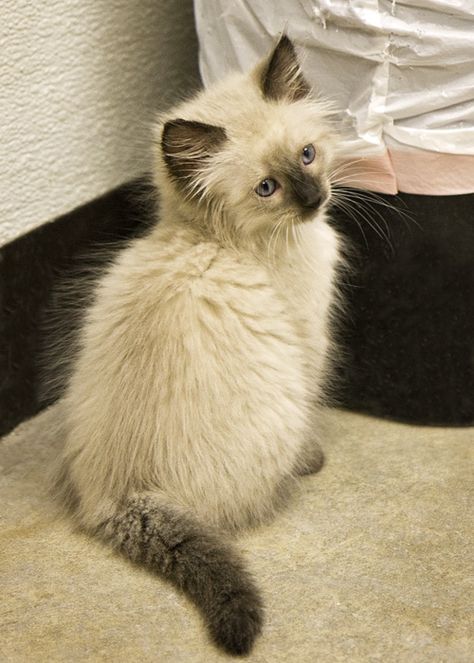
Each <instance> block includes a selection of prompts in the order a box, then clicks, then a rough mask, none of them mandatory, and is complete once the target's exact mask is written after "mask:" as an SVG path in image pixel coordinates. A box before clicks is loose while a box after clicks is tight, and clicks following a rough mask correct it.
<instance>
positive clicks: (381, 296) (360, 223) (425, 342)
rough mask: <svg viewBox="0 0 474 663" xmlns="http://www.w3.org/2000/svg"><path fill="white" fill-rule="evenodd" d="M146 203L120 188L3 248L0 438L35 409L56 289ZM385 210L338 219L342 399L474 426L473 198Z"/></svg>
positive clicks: (133, 221)
mask: <svg viewBox="0 0 474 663" xmlns="http://www.w3.org/2000/svg"><path fill="white" fill-rule="evenodd" d="M146 193H147V188H146V186H145V185H143V184H139V183H131V184H129V185H126V186H123V187H121V188H119V189H117V190H115V191H113V192H111V193H109V194H107V195H106V196H104V197H103V198H101V199H99V200H97V201H94V202H92V203H90V204H88V205H86V206H84V207H81V208H79V209H77V210H75V211H74V212H72V213H71V214H68V215H66V216H64V217H62V218H60V219H58V220H56V221H55V222H53V223H49V224H46V225H44V226H42V227H41V228H38V229H37V230H35V231H33V232H31V233H29V234H28V235H25V236H23V237H20V238H19V239H17V240H15V241H14V242H12V243H10V244H8V245H6V246H4V247H2V249H1V250H0V304H1V311H2V312H1V317H0V434H2V433H5V432H7V431H8V430H10V429H12V428H13V427H14V426H15V425H16V424H17V423H19V422H20V421H22V420H23V419H25V418H27V417H29V416H32V415H33V414H35V413H36V412H37V411H38V410H39V409H40V407H41V406H40V403H39V400H38V383H39V369H38V355H39V351H40V348H41V346H42V339H41V331H40V328H41V322H42V320H43V318H44V317H45V315H46V317H47V315H48V314H47V310H48V309H47V305H48V302H49V301H50V298H51V292H52V289H53V287H54V284H55V283H57V282H58V280H59V279H61V278H62V277H63V276H64V275H65V274H67V273H68V272H69V271H71V270H72V269H75V268H77V265H78V261H79V257H80V256H84V255H88V254H89V253H90V251H91V250H92V249H93V248H94V247H96V246H97V245H101V246H109V247H112V246H115V245H116V244H117V241H119V240H124V239H127V238H129V237H132V236H134V235H136V234H137V233H140V232H143V230H144V229H145V228H147V227H148V226H149V224H150V219H151V214H150V212H151V205H150V204H147V203H146V202H145V201H146V199H147V195H146ZM380 200H381V201H382V202H383V203H384V204H385V203H389V204H391V205H395V206H397V207H398V208H399V209H400V210H401V212H397V211H394V210H392V209H388V208H386V207H385V206H382V205H381V204H374V202H373V201H372V202H371V203H370V207H371V208H369V205H366V204H364V203H363V204H362V205H363V208H364V209H365V212H364V214H362V213H357V212H355V214H356V218H355V219H354V218H353V216H347V214H345V213H342V212H336V213H335V221H334V223H335V224H336V226H337V227H338V229H339V230H340V231H341V232H342V233H343V234H344V235H346V236H347V237H348V240H349V242H350V244H351V245H352V246H353V248H354V250H353V255H352V258H351V263H352V272H351V274H350V275H346V276H345V278H344V286H343V288H344V292H345V296H346V300H347V303H348V307H347V316H346V317H345V320H344V322H343V324H342V325H341V330H340V333H341V343H342V345H343V346H344V348H345V351H346V358H345V360H344V362H343V363H340V364H339V365H338V367H337V371H338V373H339V375H340V378H341V379H340V381H339V385H340V386H339V391H338V399H339V401H340V402H341V403H342V404H343V405H344V406H345V407H347V408H349V409H353V410H360V411H363V412H366V413H370V414H374V415H378V416H383V417H390V418H394V419H399V420H403V421H409V422H413V423H422V424H452V425H466V424H473V423H474V341H473V339H474V195H466V196H451V197H448V196H443V197H428V196H414V195H408V194H400V195H399V196H397V197H394V196H380ZM375 210H377V211H375ZM380 215H382V217H383V220H382V219H381V218H380ZM406 215H408V217H410V218H407V216H406ZM386 226H387V227H388V236H387V228H386ZM45 311H46V313H45ZM67 315H68V313H67V312H65V316H67Z"/></svg>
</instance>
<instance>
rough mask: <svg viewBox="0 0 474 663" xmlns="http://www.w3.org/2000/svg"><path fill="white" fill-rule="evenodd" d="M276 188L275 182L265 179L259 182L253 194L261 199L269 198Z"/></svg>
mask: <svg viewBox="0 0 474 663" xmlns="http://www.w3.org/2000/svg"><path fill="white" fill-rule="evenodd" d="M277 187H278V183H277V182H276V180H272V179H270V178H267V179H265V180H262V181H261V182H260V184H259V185H258V186H257V188H256V189H255V193H256V194H258V195H259V196H261V197H262V198H268V196H271V195H272V193H275V191H276V190H277Z"/></svg>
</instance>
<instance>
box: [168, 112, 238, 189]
mask: <svg viewBox="0 0 474 663" xmlns="http://www.w3.org/2000/svg"><path fill="white" fill-rule="evenodd" d="M225 140H226V133H225V131H224V129H222V128H221V127H215V126H213V125H212V124H204V122H193V121H190V120H181V119H178V120H170V121H169V122H166V124H165V126H164V127H163V133H162V136H161V149H162V151H163V156H164V159H165V162H166V165H167V167H168V171H169V173H170V175H172V176H173V177H174V178H175V179H177V180H180V181H181V182H182V184H183V185H189V184H190V183H191V182H192V180H193V178H194V176H195V175H197V174H198V172H199V171H200V169H201V168H202V167H203V166H204V165H205V163H206V161H207V160H208V159H209V157H211V156H212V155H213V154H214V153H215V152H217V150H218V149H219V147H220V146H221V145H222V143H223V142H224V141H225Z"/></svg>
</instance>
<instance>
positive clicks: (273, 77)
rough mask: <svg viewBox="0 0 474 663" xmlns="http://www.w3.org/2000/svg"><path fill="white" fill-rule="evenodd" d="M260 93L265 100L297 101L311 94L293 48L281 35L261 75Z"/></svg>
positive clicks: (287, 39) (284, 36)
mask: <svg viewBox="0 0 474 663" xmlns="http://www.w3.org/2000/svg"><path fill="white" fill-rule="evenodd" d="M262 92H263V95H264V96H265V97H266V98H267V99H272V100H275V101H278V100H279V99H287V100H288V101H297V100H298V99H302V98H303V97H306V96H308V95H309V93H310V92H311V86H310V85H309V84H308V82H307V81H306V80H305V78H304V76H303V74H302V73H301V69H300V65H299V62H298V58H297V56H296V51H295V47H294V46H293V44H292V42H291V41H290V39H289V38H288V37H287V36H286V35H282V36H281V37H280V39H279V41H278V44H277V45H276V46H275V48H274V50H273V53H272V54H271V56H270V58H269V60H268V64H267V65H266V66H265V67H264V69H263V73H262Z"/></svg>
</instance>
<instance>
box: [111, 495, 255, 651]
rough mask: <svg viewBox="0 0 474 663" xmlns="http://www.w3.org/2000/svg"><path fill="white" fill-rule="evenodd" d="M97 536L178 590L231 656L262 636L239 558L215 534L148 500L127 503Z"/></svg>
mask: <svg viewBox="0 0 474 663" xmlns="http://www.w3.org/2000/svg"><path fill="white" fill-rule="evenodd" d="M98 534H100V536H101V537H102V538H105V539H106V540H107V541H109V542H110V543H112V545H114V547H116V548H117V549H118V550H120V552H122V553H123V554H125V555H126V556H127V557H128V558H129V559H131V560H132V561H134V562H138V563H140V564H144V565H145V566H147V567H148V568H149V569H151V570H153V571H155V572H157V573H159V574H160V575H161V576H163V577H164V578H166V579H167V580H169V581H171V582H172V583H173V584H174V585H175V586H177V587H178V588H179V589H180V590H182V591H183V592H184V593H185V594H186V595H187V596H188V597H189V598H190V599H191V600H192V601H193V602H194V604H195V605H196V606H197V607H198V609H199V610H200V612H201V614H202V615H203V617H204V619H205V621H206V624H207V626H208V629H209V632H210V634H211V637H212V639H213V640H214V642H215V643H216V644H217V645H218V646H219V647H221V648H222V649H224V650H225V651H226V652H227V653H229V654H233V655H241V656H242V655H245V654H248V653H249V652H250V650H251V648H252V645H253V642H254V640H255V638H256V637H257V635H258V634H259V633H260V631H261V626H262V620H263V609H262V602H261V599H260V596H259V594H258V592H257V590H256V588H255V585H254V583H253V581H252V578H251V576H250V574H249V573H248V572H247V571H246V570H245V569H244V566H243V564H242V562H241V561H240V559H239V558H238V556H237V555H236V554H235V553H234V552H233V550H232V549H231V548H230V547H229V546H227V545H225V544H223V543H221V541H220V540H219V538H218V537H217V536H216V535H215V534H213V533H211V532H208V531H206V530H204V529H203V528H202V527H201V526H200V525H199V524H198V523H197V522H194V521H193V520H192V519H191V517H190V516H188V515H185V514H183V513H182V512H181V511H180V510H179V509H175V508H174V507H173V506H171V505H169V504H167V503H166V502H165V501H163V500H161V499H160V498H159V497H157V498H155V497H154V496H151V497H150V496H149V495H147V496H139V497H134V498H130V499H128V500H127V501H126V502H125V503H124V504H123V505H122V506H121V507H120V509H118V511H117V513H116V515H115V516H114V517H113V518H111V519H109V520H107V521H106V522H105V523H103V525H102V526H101V527H100V528H99V532H98Z"/></svg>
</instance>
